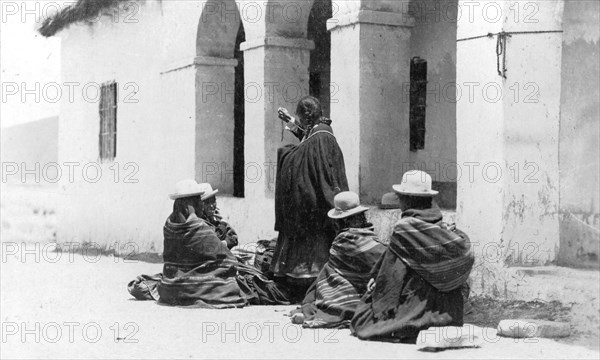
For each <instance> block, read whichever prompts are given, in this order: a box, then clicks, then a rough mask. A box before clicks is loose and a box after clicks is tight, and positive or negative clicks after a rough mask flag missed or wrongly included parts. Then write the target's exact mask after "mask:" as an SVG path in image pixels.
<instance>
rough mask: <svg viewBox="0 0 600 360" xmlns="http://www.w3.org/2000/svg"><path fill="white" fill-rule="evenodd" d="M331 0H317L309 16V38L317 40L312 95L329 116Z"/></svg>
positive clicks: (311, 60)
mask: <svg viewBox="0 0 600 360" xmlns="http://www.w3.org/2000/svg"><path fill="white" fill-rule="evenodd" d="M332 12H333V11H332V5H331V0H319V1H315V3H314V5H313V7H312V9H311V11H310V15H309V18H308V33H307V37H308V39H310V40H312V41H314V42H315V49H314V50H313V51H312V52H311V54H310V66H309V75H310V84H309V86H310V88H309V92H310V95H312V96H314V97H316V98H317V99H319V100H320V101H321V105H322V106H323V116H326V117H329V114H330V102H331V93H332V90H334V89H331V34H330V33H329V31H327V20H328V19H330V18H331V17H332Z"/></svg>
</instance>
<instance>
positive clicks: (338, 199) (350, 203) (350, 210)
mask: <svg viewBox="0 0 600 360" xmlns="http://www.w3.org/2000/svg"><path fill="white" fill-rule="evenodd" d="M333 204H334V205H335V208H334V209H331V210H329V212H328V213H327V216H329V217H330V218H332V219H343V218H347V217H348V216H351V215H355V214H358V213H361V212H365V211H367V210H369V208H368V207H365V206H362V205H361V204H360V200H359V198H358V195H356V193H354V192H352V191H344V192H341V193H339V194H337V195H336V196H335V197H334V198H333Z"/></svg>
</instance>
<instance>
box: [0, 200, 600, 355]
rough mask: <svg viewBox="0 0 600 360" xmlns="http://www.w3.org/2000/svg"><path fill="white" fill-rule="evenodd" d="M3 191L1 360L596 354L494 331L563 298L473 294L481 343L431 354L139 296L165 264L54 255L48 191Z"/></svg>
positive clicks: (277, 312)
mask: <svg viewBox="0 0 600 360" xmlns="http://www.w3.org/2000/svg"><path fill="white" fill-rule="evenodd" d="M2 195H3V196H2V254H1V256H2V261H1V264H0V267H1V268H0V283H1V292H0V318H1V319H2V320H1V322H2V344H1V350H0V357H1V358H2V359H13V358H14V359H17V358H18V359H33V358H68V359H88V358H89V359H92V358H108V359H113V358H115V359H116V358H119V359H126V358H153V359H166V358H194V359H195V358H244V359H248V358H269V359H270V358H306V359H309V358H311V359H312V358H394V359H397V358H422V359H427V358H436V359H437V358H449V359H457V358H460V359H480V358H576V359H582V358H595V359H598V358H599V357H600V352H598V345H597V344H598V336H597V333H596V334H589V333H584V334H580V333H577V332H575V333H574V336H572V337H570V338H567V339H562V340H551V339H509V338H500V337H498V336H497V335H496V332H495V327H496V325H497V323H498V322H499V320H501V319H506V318H517V317H527V318H540V319H549V320H571V310H570V308H569V307H568V306H563V305H561V304H560V303H543V302H518V301H512V302H506V301H505V302H503V301H498V300H496V299H487V298H475V299H473V301H472V305H473V312H472V313H470V314H469V315H467V317H466V320H467V322H469V323H471V324H474V325H478V326H481V327H478V328H470V329H471V330H469V331H474V332H475V335H478V336H479V337H480V338H482V339H483V340H484V341H483V344H482V346H481V347H480V348H475V349H460V350H452V351H444V352H437V353H429V352H422V351H421V350H420V346H419V345H404V344H389V343H379V342H367V341H361V340H359V339H357V338H355V337H353V336H351V335H350V332H349V330H324V329H321V330H309V329H303V328H302V327H299V326H297V325H292V324H290V322H289V318H288V317H286V316H284V315H285V314H287V313H288V312H289V311H290V310H291V309H293V308H294V306H263V307H260V306H258V307H247V308H243V309H230V310H204V309H182V308H172V307H165V306H159V305H157V304H155V303H154V302H151V301H135V300H133V299H132V298H131V296H130V295H129V294H128V292H127V289H126V286H127V283H128V282H129V281H130V280H132V279H134V278H135V277H136V276H137V275H140V274H153V273H156V272H160V271H161V268H162V266H161V264H159V263H148V262H142V261H138V260H133V261H132V260H126V259H122V258H116V257H112V256H97V254H96V253H88V254H85V253H84V254H83V255H82V254H73V253H68V252H67V253H56V252H54V251H53V248H52V247H46V246H45V245H46V244H48V243H49V242H51V241H53V240H54V237H55V234H54V225H53V224H54V222H55V216H56V215H55V214H54V212H53V210H52V203H53V201H54V200H53V198H52V196H51V194H49V195H48V197H44V196H37V197H36V200H35V201H33V202H32V201H29V200H27V201H25V200H19V199H17V200H18V201H16V200H15V199H9V200H10V201H6V197H5V196H4V195H5V194H2ZM490 327H491V328H490ZM574 329H576V327H574ZM434 335H435V336H443V334H441V335H440V334H439V333H436V334H434ZM595 344H596V345H595Z"/></svg>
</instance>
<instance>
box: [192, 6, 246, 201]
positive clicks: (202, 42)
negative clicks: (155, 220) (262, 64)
mask: <svg viewBox="0 0 600 360" xmlns="http://www.w3.org/2000/svg"><path fill="white" fill-rule="evenodd" d="M244 41H245V33H244V28H243V25H242V22H241V17H240V14H239V11H238V7H237V5H236V3H235V1H234V0H219V1H210V2H207V3H206V4H205V5H204V8H203V12H202V16H201V18H200V21H199V25H198V33H197V39H196V59H195V61H194V64H195V66H196V180H198V181H201V182H209V183H211V185H212V186H213V187H218V188H219V191H220V193H222V194H225V195H233V196H236V197H243V196H244V131H245V130H244V116H245V114H244V65H243V53H242V52H241V51H240V44H241V43H242V42H244Z"/></svg>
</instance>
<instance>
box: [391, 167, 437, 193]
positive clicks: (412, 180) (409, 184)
mask: <svg viewBox="0 0 600 360" xmlns="http://www.w3.org/2000/svg"><path fill="white" fill-rule="evenodd" d="M431 182H432V181H431V176H430V175H429V174H428V173H426V172H425V171H420V170H410V171H407V172H405V173H404V175H402V182H401V183H400V184H396V185H394V186H392V188H393V189H394V191H395V192H397V193H399V194H401V195H408V196H435V195H437V194H438V192H437V191H436V190H432V189H431Z"/></svg>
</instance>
